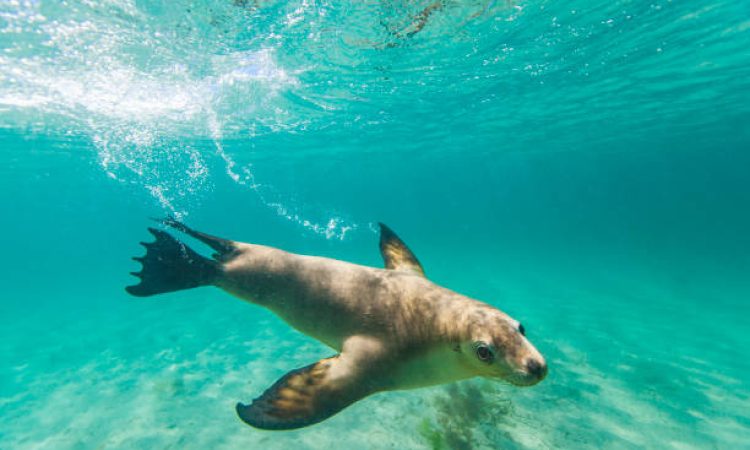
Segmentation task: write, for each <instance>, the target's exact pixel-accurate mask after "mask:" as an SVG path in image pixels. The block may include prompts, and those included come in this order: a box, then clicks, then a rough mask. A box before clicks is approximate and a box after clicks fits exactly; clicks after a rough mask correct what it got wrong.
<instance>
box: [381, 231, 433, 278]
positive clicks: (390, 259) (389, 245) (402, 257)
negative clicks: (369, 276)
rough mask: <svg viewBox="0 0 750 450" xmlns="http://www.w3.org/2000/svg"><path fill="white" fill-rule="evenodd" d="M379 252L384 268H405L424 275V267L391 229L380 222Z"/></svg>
mask: <svg viewBox="0 0 750 450" xmlns="http://www.w3.org/2000/svg"><path fill="white" fill-rule="evenodd" d="M380 254H381V255H383V261H385V268H386V269H392V270H407V271H410V272H414V273H416V274H417V275H421V276H424V269H422V265H421V264H419V260H417V257H416V256H414V253H412V252H411V250H409V247H407V246H406V244H404V241H402V240H401V239H400V238H399V237H398V236H396V233H394V232H393V230H391V229H390V228H388V227H387V226H385V225H384V224H382V223H381V224H380Z"/></svg>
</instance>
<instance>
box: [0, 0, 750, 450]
mask: <svg viewBox="0 0 750 450" xmlns="http://www.w3.org/2000/svg"><path fill="white" fill-rule="evenodd" d="M433 3H434V2H433V1H419V0H413V1H406V0H403V1H386V0H383V1H372V2H355V1H342V2H316V1H290V2H280V1H263V0H260V1H258V2H257V3H256V2H251V1H249V2H232V1H230V0H213V1H183V0H176V1H172V2H160V1H156V0H148V1H134V0H120V1H113V0H107V1H100V2H91V1H85V0H73V1H67V2H47V1H34V0H18V1H7V0H6V1H0V50H1V51H0V158H1V159H0V162H2V164H1V165H0V202H1V203H0V205H2V207H3V208H2V209H3V211H4V214H3V220H2V224H1V225H0V236H2V237H3V239H2V249H3V257H2V259H1V260H0V274H2V301H0V342H1V344H0V361H2V362H3V363H2V366H0V415H1V416H2V418H3V420H2V421H1V423H0V448H4V449H5V448H8V449H31V448H35V449H36V448H40V449H47V448H54V449H65V448H85V449H88V448H118V449H119V448H133V449H136V448H138V449H140V448H261V447H260V446H262V448H279V449H284V448H290V447H292V446H294V448H310V449H317V448H345V447H344V446H346V448H444V449H448V448H455V449H467V448H477V449H479V448H571V449H580V448H644V447H647V448H679V449H683V448H729V449H736V448H750V438H748V436H750V414H749V413H748V411H750V382H749V381H748V380H749V378H748V376H747V373H748V371H750V362H749V361H750V352H749V351H748V348H750V327H749V326H748V323H749V320H748V317H750V303H749V302H750V277H749V276H748V273H749V272H750V233H748V230H750V211H749V210H748V206H749V205H750V178H749V177H750V175H749V174H750V154H748V149H750V126H748V123H750V7H749V6H748V4H747V3H746V2H729V1H716V0H709V1H706V2H698V1H687V2H674V1H653V2H642V3H638V2H629V1H615V2H605V1H601V0H588V1H586V2H579V3H574V4H569V3H565V4H563V3H560V2H549V1H541V2H507V3H506V2H493V1H478V0H477V1H469V0H467V1H458V0H456V1H448V0H446V1H445V2H443V5H442V8H438V9H434V10H432V13H431V14H424V13H423V11H424V10H425V8H427V7H429V6H430V5H431V4H433ZM168 214H170V215H175V216H178V217H180V218H182V219H183V220H185V221H186V222H187V223H189V224H190V225H192V226H194V227H195V228H197V229H200V230H204V231H206V232H209V233H213V234H217V235H220V236H226V237H230V238H233V239H237V240H243V241H248V242H255V243H261V244H267V245H273V246H277V247H281V248H284V249H287V250H290V251H294V252H298V253H306V254H316V255H324V256H329V257H334V258H339V259H344V260H348V261H353V262H356V263H360V264H367V265H375V266H379V265H380V264H381V261H380V259H379V255H378V249H377V234H376V223H377V222H378V221H382V222H385V223H387V224H389V225H390V226H391V227H392V228H394V229H395V230H396V231H397V232H398V233H399V234H400V235H401V237H402V238H403V239H404V240H405V241H406V242H407V243H408V244H409V246H410V247H411V248H412V250H414V251H415V253H416V254H417V256H418V257H419V259H420V260H421V262H422V263H423V265H424V267H425V270H426V272H427V274H428V276H429V277H430V278H431V279H432V280H434V281H435V282H437V283H439V284H442V285H444V286H447V287H449V288H451V289H454V290H457V291H459V292H462V293H465V294H468V295H471V296H473V297H476V298H479V299H482V300H484V301H487V302H489V303H491V304H493V305H495V306H497V307H499V308H501V309H503V310H504V311H506V312H508V313H509V314H511V315H512V316H513V317H515V318H517V319H519V320H521V321H522V322H523V323H524V326H525V328H526V330H527V335H528V336H529V338H530V340H531V341H532V342H534V343H535V345H536V346H537V347H538V348H539V349H540V351H541V352H542V353H543V354H544V355H545V356H546V358H547V361H548V364H549V368H550V371H549V375H548V377H547V379H546V380H544V381H543V382H542V383H541V384H539V385H537V386H534V387H532V388H526V389H521V388H515V387H512V386H508V385H504V384H499V383H492V382H489V381H483V380H472V381H467V382H462V383H458V384H454V385H449V386H438V387H434V388H426V389H420V390H415V391H408V392H395V393H385V394H378V395H375V396H373V397H370V398H368V399H366V400H364V401H361V402H359V403H356V404H355V405H353V406H352V407H350V408H349V409H347V410H345V411H344V412H342V413H340V414H338V415H336V416H334V417H333V418H331V419H329V420H327V421H325V422H323V423H321V424H318V425H315V426H313V427H309V428H304V429H301V430H297V431H292V432H264V431H259V430H255V429H252V428H249V427H247V426H246V425H244V424H243V423H242V422H241V421H240V420H239V419H238V418H237V417H236V415H235V412H234V404H235V403H236V402H237V401H243V402H247V401H249V400H251V399H252V398H254V397H255V396H257V395H259V394H260V393H261V392H262V391H263V390H265V388H266V387H268V386H270V385H271V384H272V383H273V382H274V381H275V380H276V379H278V378H279V377H280V376H282V375H283V374H285V373H286V372H288V371H289V370H291V369H294V368H297V367H301V366H304V365H307V364H309V363H311V362H313V361H316V360H318V359H320V358H321V357H325V356H329V355H330V354H331V351H330V350H329V349H327V348H325V347H324V346H323V345H322V344H319V343H317V342H315V341H313V340H312V339H310V338H307V337H306V336H304V335H302V334H300V333H297V332H296V331H293V330H291V329H290V328H289V327H287V326H286V325H285V324H284V323H282V322H281V321H280V320H279V319H277V318H275V317H274V316H272V315H271V314H270V313H269V312H267V311H265V310H261V309H260V308H257V307H254V306H251V305H248V304H244V303H242V302H240V301H237V300H235V299H233V298H231V297H229V296H227V295H226V294H224V293H222V292H220V291H218V290H216V289H212V288H203V289H196V290H192V291H185V292H180V293H175V294H170V295H164V296H159V297H153V298H147V299H136V298H133V297H130V296H128V295H127V294H126V293H125V292H124V290H123V287H124V286H126V285H128V284H132V283H133V282H134V279H133V278H132V277H131V276H130V275H128V272H131V271H133V270H137V265H136V264H135V263H134V262H132V261H131V260H130V257H131V256H133V255H137V254H139V253H141V251H142V250H141V248H140V246H139V245H138V242H139V241H142V240H146V239H147V238H148V234H147V233H146V231H145V227H147V226H149V225H150V222H149V221H148V218H149V217H154V216H165V215H168Z"/></svg>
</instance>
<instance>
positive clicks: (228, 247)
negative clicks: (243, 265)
mask: <svg viewBox="0 0 750 450" xmlns="http://www.w3.org/2000/svg"><path fill="white" fill-rule="evenodd" d="M153 220H155V221H157V222H159V223H160V224H162V225H165V226H168V227H172V228H174V229H175V230H177V231H180V232H183V233H185V234H187V235H188V236H191V237H194V238H195V239H198V240H199V241H201V242H203V243H204V244H206V245H208V246H209V247H211V248H212V249H214V250H215V251H216V253H214V254H213V255H212V256H213V258H214V259H216V260H217V261H226V260H227V259H229V257H230V256H232V255H234V254H235V253H236V252H237V244H236V243H235V242H234V241H230V240H229V239H224V238H220V237H216V236H211V235H210V234H206V233H201V232H200V231H196V230H194V229H192V228H190V227H189V226H187V225H185V224H184V223H182V222H179V221H178V220H177V219H175V218H173V217H167V218H164V219H156V218H155V219H153Z"/></svg>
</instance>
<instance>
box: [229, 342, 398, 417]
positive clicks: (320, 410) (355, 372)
mask: <svg viewBox="0 0 750 450" xmlns="http://www.w3.org/2000/svg"><path fill="white" fill-rule="evenodd" d="M381 349H382V347H381V345H380V344H379V342H377V341H374V340H372V339H370V338H363V337H352V338H349V339H348V340H347V342H346V343H345V344H344V351H343V352H342V353H341V354H339V355H337V356H334V357H331V358H326V359H321V360H320V361H318V362H316V363H314V364H311V365H309V366H307V367H303V368H301V369H297V370H293V371H291V372H289V373H288V374H286V375H284V376H283V377H281V379H279V380H278V381H277V382H276V383H274V385H273V386H271V387H270V388H268V389H267V390H266V392H264V393H263V395H261V396H260V397H258V398H256V399H255V400H253V402H252V403H251V404H250V405H243V404H242V403H238V404H237V414H238V415H239V416H240V418H241V419H242V421H243V422H245V423H247V424H248V425H251V426H253V427H256V428H262V429H266V430H289V429H294V428H301V427H305V426H308V425H312V424H315V423H318V422H321V421H323V420H325V419H327V418H329V417H331V416H332V415H334V414H336V413H338V412H339V411H341V410H342V409H344V408H346V407H347V406H349V405H351V404H352V403H354V402H356V401H357V400H360V399H362V398H364V397H366V396H368V395H369V394H372V393H374V392H376V391H377V390H378V386H379V383H378V381H379V377H378V376H377V374H378V373H382V372H381V371H380V370H378V369H379V368H381V367H382V365H381V364H379V363H380V362H381V361H382V360H383V356H382V355H384V352H383V351H382V350H381Z"/></svg>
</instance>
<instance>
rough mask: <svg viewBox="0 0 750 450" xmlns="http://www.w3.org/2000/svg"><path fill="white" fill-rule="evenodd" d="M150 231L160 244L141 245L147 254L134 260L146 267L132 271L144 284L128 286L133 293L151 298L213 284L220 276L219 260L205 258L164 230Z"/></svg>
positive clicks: (129, 291)
mask: <svg viewBox="0 0 750 450" xmlns="http://www.w3.org/2000/svg"><path fill="white" fill-rule="evenodd" d="M148 231H150V232H151V234H153V235H154V237H155V238H156V241H154V242H148V243H146V242H141V245H143V246H144V247H146V255H145V256H143V257H135V258H133V259H134V260H135V261H138V262H140V263H141V264H142V265H143V270H141V271H140V272H132V275H135V276H136V277H138V278H140V279H141V282H140V283H138V284H137V285H134V286H128V287H126V288H125V290H126V291H128V293H129V294H131V295H135V296H136V297H148V296H151V295H156V294H162V293H165V292H173V291H181V290H183V289H190V288H194V287H198V286H205V285H208V284H211V283H213V282H214V280H215V279H216V278H217V277H218V276H219V274H220V271H221V268H220V266H219V263H217V262H216V261H211V260H210V259H208V258H204V257H203V256H201V255H199V254H198V253H196V252H195V251H193V250H192V249H191V248H190V247H188V246H187V245H185V244H183V243H182V242H180V241H178V240H177V239H175V238H174V237H172V236H171V235H169V234H168V233H166V232H164V231H161V230H157V229H155V228H149V229H148Z"/></svg>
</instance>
